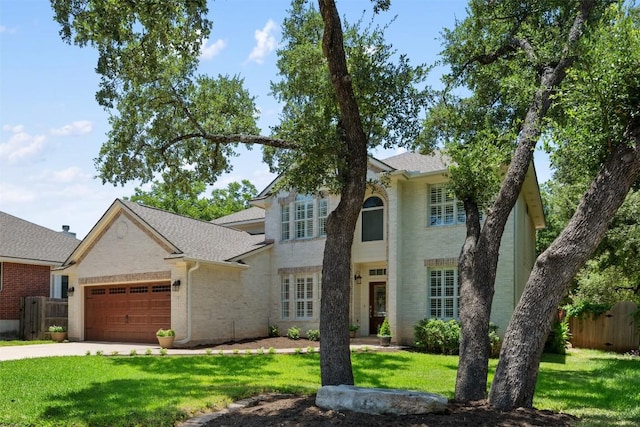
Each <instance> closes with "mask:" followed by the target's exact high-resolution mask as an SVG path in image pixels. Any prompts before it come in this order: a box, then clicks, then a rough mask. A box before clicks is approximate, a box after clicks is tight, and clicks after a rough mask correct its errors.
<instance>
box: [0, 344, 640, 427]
mask: <svg viewBox="0 0 640 427" xmlns="http://www.w3.org/2000/svg"><path fill="white" fill-rule="evenodd" d="M352 360H353V369H354V375H355V378H356V384H357V385H359V386H366V387H389V388H408V389H413V390H424V391H430V392H435V393H440V394H443V395H445V396H447V397H449V398H451V397H453V390H454V386H455V376H456V368H457V360H458V359H457V357H454V356H438V355H426V354H419V353H413V352H384V353H375V352H364V353H354V354H352ZM495 365H496V361H495V360H492V361H491V375H493V371H494V369H495ZM319 385H320V367H319V355H318V354H317V353H316V354H299V355H268V354H264V355H255V354H254V355H250V356H249V355H242V354H239V355H233V356H228V355H227V356H220V355H209V356H206V355H203V356H175V357H160V356H141V355H138V356H115V357H113V356H111V357H104V356H79V357H54V358H43V359H25V360H18V361H7V362H0V390H2V393H0V425H6V424H9V425H39V426H40V425H42V426H47V425H51V426H53V425H56V426H59V425H74V426H76V425H78V426H85V425H92V426H118V425H120V426H131V425H165V426H172V425H174V423H175V422H176V421H177V420H183V419H186V418H188V417H189V416H191V415H194V414H197V413H199V412H203V411H204V412H207V411H214V410H217V409H220V408H222V407H225V406H227V405H228V404H229V403H231V402H232V401H235V400H239V399H242V398H245V397H249V396H253V395H256V394H260V393H263V392H271V391H273V392H281V393H301V394H312V393H315V391H316V390H317V388H318V387H319ZM639 390H640V359H638V358H635V359H632V358H629V357H624V356H618V355H614V354H610V353H602V352H597V351H587V350H580V351H577V350H574V351H572V352H570V354H569V355H568V356H566V357H563V356H557V355H545V357H544V361H543V363H542V370H541V375H540V378H539V381H538V388H537V394H536V401H535V406H536V407H538V408H540V409H551V410H554V411H562V412H568V413H571V414H573V415H577V416H580V417H582V418H583V420H582V421H581V425H584V426H592V425H593V426H605V425H607V426H608V425H620V426H631V425H637V424H638V423H640V391H639Z"/></svg>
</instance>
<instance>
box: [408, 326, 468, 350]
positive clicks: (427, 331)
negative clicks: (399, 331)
mask: <svg viewBox="0 0 640 427" xmlns="http://www.w3.org/2000/svg"><path fill="white" fill-rule="evenodd" d="M413 330H414V340H415V345H416V347H418V349H420V350H422V351H425V352H427V353H442V354H458V351H459V348H460V324H459V323H458V322H457V321H455V320H449V321H448V322H445V321H444V320H441V319H423V320H421V321H419V322H418V323H417V324H416V325H415V326H414V329H413Z"/></svg>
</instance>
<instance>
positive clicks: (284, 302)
mask: <svg viewBox="0 0 640 427" xmlns="http://www.w3.org/2000/svg"><path fill="white" fill-rule="evenodd" d="M290 301H291V288H290V285H289V276H286V277H283V278H282V282H281V283H280V302H281V306H282V312H281V313H280V314H281V316H282V319H283V320H285V319H289V317H290V316H291V313H290V308H289V303H290Z"/></svg>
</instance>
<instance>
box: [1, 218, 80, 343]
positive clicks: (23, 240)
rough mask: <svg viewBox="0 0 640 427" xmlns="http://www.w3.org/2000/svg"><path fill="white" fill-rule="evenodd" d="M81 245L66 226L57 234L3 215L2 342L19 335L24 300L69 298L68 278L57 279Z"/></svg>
mask: <svg viewBox="0 0 640 427" xmlns="http://www.w3.org/2000/svg"><path fill="white" fill-rule="evenodd" d="M79 243H80V241H79V240H78V239H76V238H75V235H74V234H73V233H70V232H69V231H68V227H67V226H64V228H63V231H61V232H58V231H53V230H50V229H48V228H45V227H41V226H39V225H36V224H33V223H31V222H29V221H25V220H23V219H20V218H17V217H15V216H12V215H9V214H7V213H5V212H0V338H15V337H17V336H18V335H19V331H18V330H19V326H20V298H22V297H27V296H46V297H58V298H60V297H66V288H67V286H68V283H67V280H66V279H67V278H66V277H62V276H57V277H55V278H54V276H52V274H51V269H52V268H54V267H59V266H60V265H62V263H63V262H64V260H65V259H66V258H67V257H68V256H69V254H70V253H71V252H72V251H73V250H74V249H75V247H76V246H77V245H78V244H79Z"/></svg>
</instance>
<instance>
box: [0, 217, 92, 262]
mask: <svg viewBox="0 0 640 427" xmlns="http://www.w3.org/2000/svg"><path fill="white" fill-rule="evenodd" d="M79 243H80V240H78V239H76V238H75V237H73V236H70V235H68V234H64V233H62V232H58V231H53V230H50V229H48V228H45V227H42V226H40V225H37V224H34V223H32V222H29V221H26V220H24V219H20V218H18V217H15V216H13V215H9V214H8V213H5V212H0V257H3V258H15V259H16V262H20V260H24V261H27V260H28V261H30V262H34V261H42V263H43V264H54V265H55V264H58V265H61V264H62V263H63V262H64V261H65V260H66V259H67V257H68V256H69V255H70V254H71V252H73V250H74V249H75V248H76V246H78V244H79Z"/></svg>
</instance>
